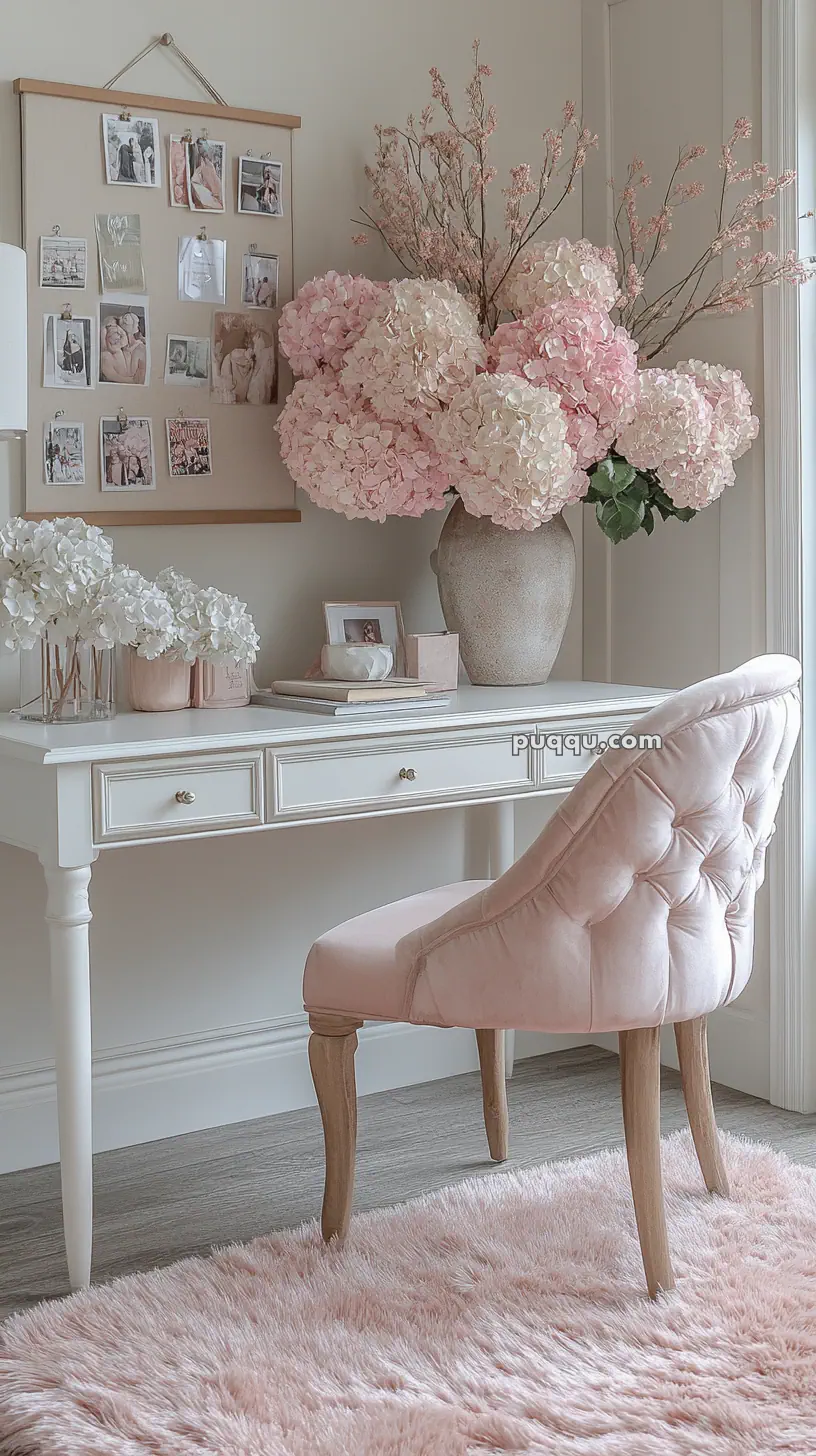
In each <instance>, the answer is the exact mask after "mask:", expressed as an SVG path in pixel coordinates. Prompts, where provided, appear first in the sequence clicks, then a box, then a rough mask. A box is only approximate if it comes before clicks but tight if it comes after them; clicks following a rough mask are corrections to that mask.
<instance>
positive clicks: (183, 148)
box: [167, 136, 190, 207]
mask: <svg viewBox="0 0 816 1456" xmlns="http://www.w3.org/2000/svg"><path fill="white" fill-rule="evenodd" d="M167 180H168V185H169V188H170V206H171V207H189V206H190V201H189V197H188V195H187V138H186V137H183V136H170V137H168V139H167Z"/></svg>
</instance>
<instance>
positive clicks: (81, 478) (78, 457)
mask: <svg viewBox="0 0 816 1456" xmlns="http://www.w3.org/2000/svg"><path fill="white" fill-rule="evenodd" d="M43 480H44V481H45V483H46V485H84V484H85V426H84V425H83V424H78V423H75V422H74V421H71V420H48V421H47V422H46V423H45V424H44V425H43Z"/></svg>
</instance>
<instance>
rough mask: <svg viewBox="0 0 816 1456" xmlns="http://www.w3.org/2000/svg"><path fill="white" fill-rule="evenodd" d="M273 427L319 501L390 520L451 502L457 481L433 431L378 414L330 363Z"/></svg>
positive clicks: (302, 482) (300, 387) (296, 392)
mask: <svg viewBox="0 0 816 1456" xmlns="http://www.w3.org/2000/svg"><path fill="white" fill-rule="evenodd" d="M275 428H276V430H277V431H278V434H279V435H280V444H281V456H282V458H283V460H284V461H285V462H286V465H287V467H288V469H289V472H290V474H291V476H292V478H293V479H294V481H295V482H296V484H297V485H299V486H300V488H301V490H305V492H306V494H307V495H308V496H309V497H310V499H311V500H313V501H315V502H316V503H317V505H319V506H324V507H326V508H327V509H329V510H332V511H339V512H340V513H341V514H342V515H344V516H348V517H349V519H353V518H354V517H359V516H362V517H365V518H366V519H368V520H371V521H384V520H385V518H386V516H421V515H422V514H423V513H424V512H425V511H429V510H433V511H438V510H441V509H442V508H443V506H444V505H445V492H446V490H449V489H450V488H451V485H452V483H453V482H452V480H451V476H450V474H449V473H448V470H447V467H446V463H445V462H444V461H443V460H442V458H441V457H440V454H439V452H438V450H437V449H436V448H435V446H434V445H433V444H432V443H431V441H430V440H429V439H428V437H427V436H424V435H422V434H421V433H420V431H419V430H418V429H417V427H416V425H414V424H412V423H410V422H405V421H404V422H402V423H399V424H395V423H391V422H388V421H385V420H382V419H380V418H379V417H378V416H377V415H376V414H375V413H374V411H373V410H372V408H371V406H370V404H368V403H367V401H365V400H364V399H362V398H361V397H360V396H359V395H358V396H354V397H350V396H349V395H348V394H347V393H346V392H345V390H343V389H342V388H341V387H340V385H339V382H338V379H337V375H336V374H334V373H333V372H332V371H331V370H323V371H321V373H320V374H318V375H316V376H315V377H313V378H311V379H300V380H298V382H297V384H296V385H295V387H294V389H293V390H292V393H291V394H290V395H289V398H288V399H287V401H286V404H285V405H284V407H283V409H282V410H281V413H280V415H279V416H278V420H277V423H276V425H275Z"/></svg>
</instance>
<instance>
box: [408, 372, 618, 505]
mask: <svg viewBox="0 0 816 1456" xmlns="http://www.w3.org/2000/svg"><path fill="white" fill-rule="evenodd" d="M431 421H432V423H431V428H432V430H433V434H434V439H435V440H436V441H437V443H438V445H439V448H440V450H442V451H444V452H445V453H446V454H447V455H448V457H449V460H450V464H451V469H452V472H453V474H454V475H455V477H456V487H457V490H458V491H459V494H460V495H461V497H462V500H463V502H464V505H465V509H466V510H468V511H469V512H470V514H471V515H473V516H489V517H490V519H491V520H492V521H494V522H495V524H496V525H497V526H506V527H507V528H508V529H509V530H511V531H518V530H522V529H523V530H526V531H533V530H535V528H536V526H540V525H541V524H542V522H543V521H549V520H550V519H551V518H552V517H553V516H555V515H557V514H558V512H559V511H561V510H563V508H564V506H565V505H568V504H569V503H570V502H571V501H574V500H578V499H579V498H580V497H581V496H582V495H584V494H585V493H586V491H587V488H588V486H589V478H588V476H587V475H586V474H585V473H584V472H583V471H582V470H578V469H577V468H576V463H575V452H574V451H573V450H572V449H571V447H570V446H569V445H568V444H567V421H566V417H565V415H564V413H563V411H562V409H561V406H560V403H559V400H558V396H557V395H556V394H554V393H553V392H552V391H551V390H549V389H546V388H543V387H541V386H535V385H532V384H528V383H527V382H526V381H525V380H524V379H520V378H519V377H518V375H516V374H481V375H479V376H478V377H477V378H476V379H475V380H474V382H473V384H471V385H470V386H469V388H467V389H464V390H461V391H460V392H459V394H457V396H456V398H455V399H454V401H453V403H452V404H451V406H450V409H448V410H446V411H444V412H443V413H439V414H435V415H433V416H432V417H431Z"/></svg>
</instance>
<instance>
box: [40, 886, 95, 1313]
mask: <svg viewBox="0 0 816 1456" xmlns="http://www.w3.org/2000/svg"><path fill="white" fill-rule="evenodd" d="M44 869H45V879H46V883H47V885H48V906H47V910H46V917H45V918H46V920H47V922H48V931H49V936H50V941H51V1004H52V1007H53V1018H54V1042H55V1054H56V1065H57V1112H58V1116H59V1147H60V1166H61V1172H62V1217H63V1226H64V1229H65V1251H66V1254H67V1256H68V1277H69V1279H70V1283H71V1288H72V1289H85V1288H87V1286H88V1285H89V1284H90V1282H91V1242H92V1237H93V1169H92V1122H91V982H90V957H89V947H88V926H89V924H90V920H91V911H90V908H89V905H88V885H89V884H90V879H91V867H90V865H84V866H82V867H81V868H80V869H61V868H58V867H57V866H54V865H48V864H46V865H44Z"/></svg>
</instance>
